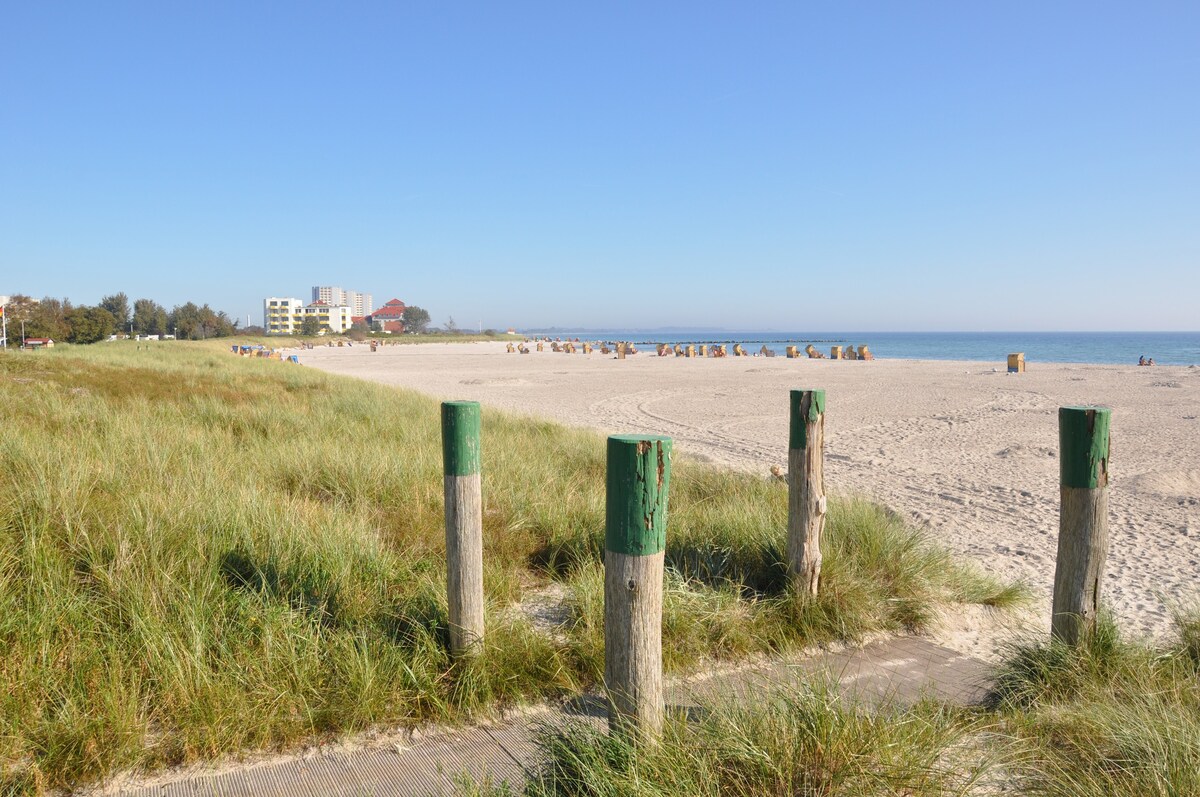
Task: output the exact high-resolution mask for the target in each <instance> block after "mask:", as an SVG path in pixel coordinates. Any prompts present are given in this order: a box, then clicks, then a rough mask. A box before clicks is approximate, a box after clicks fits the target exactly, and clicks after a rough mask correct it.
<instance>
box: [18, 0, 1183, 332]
mask: <svg viewBox="0 0 1200 797" xmlns="http://www.w3.org/2000/svg"><path fill="white" fill-rule="evenodd" d="M314 284H334V285H341V286H343V287H346V288H354V289H358V290H363V291H368V292H371V293H373V294H374V295H375V298H376V301H377V303H382V301H384V300H386V299H389V298H392V297H393V296H395V297H399V298H401V299H403V300H404V301H406V302H408V303H410V304H418V305H421V306H423V307H425V308H426V309H428V310H429V311H430V313H431V314H432V316H433V319H434V322H435V323H438V324H440V323H442V322H444V321H445V320H446V318H447V317H449V316H453V317H454V319H455V320H456V321H457V322H458V323H459V325H460V326H464V327H465V326H474V325H475V324H476V323H478V322H480V321H482V323H483V324H484V326H491V327H506V326H510V325H515V326H542V325H560V326H572V325H578V326H587V327H598V326H610V327H612V326H658V325H690V326H721V327H726V328H731V329H765V328H774V329H780V330H785V329H786V330H843V329H855V330H910V329H912V330H996V329H1001V330H1003V329H1011V330H1022V329H1043V330H1053V329H1167V330H1170V329H1196V328H1198V327H1200V309H1198V308H1200V305H1198V304H1197V297H1198V296H1200V3H1196V2H1194V0H1188V1H1187V2H1178V3H1161V2H1147V3H1121V4H1110V3H1096V2H1087V3H1082V2H1081V3H1046V2H1041V1H1039V2H1028V3H1018V2H999V3H987V4H984V3H972V2H961V0H954V1H953V2H944V3H922V2H890V1H889V2H880V3H866V2H855V3H822V4H805V3H799V2H788V3H780V4H767V3H754V4H747V3H728V4H723V5H722V4H716V3H694V2H688V3H679V4H645V3H629V4H625V5H616V4H607V3H595V4H582V3H571V2H567V3H564V2H547V3H544V4H531V3H520V2H505V3H478V4H473V3H391V2H389V3H379V4H370V3H328V4H315V3H277V4H270V3H261V2H237V3H216V2H194V3H184V2H178V3H176V2H167V3H163V2H146V3H141V4H130V3H94V2H74V3H57V2H55V3H49V2H24V3H19V2H10V3H6V4H4V8H3V10H0V294H3V293H28V294H33V295H35V296H42V295H46V294H53V295H58V296H62V295H67V296H69V297H71V298H72V299H73V300H76V301H78V302H88V303H90V302H95V301H97V300H98V299H99V298H100V296H101V295H103V294H105V293H112V292H116V291H121V290H123V291H125V292H126V293H128V294H129V295H130V296H131V298H132V297H141V296H148V297H151V298H155V299H157V300H159V301H161V302H163V303H165V304H167V305H168V306H170V305H172V304H175V303H179V302H183V301H187V300H189V299H190V300H195V301H198V302H208V303H210V304H212V305H213V306H214V307H217V308H219V309H224V310H226V311H228V312H229V313H230V314H232V315H237V316H240V317H242V318H243V319H244V317H245V315H246V313H247V312H250V313H251V314H252V315H253V319H254V321H255V323H258V322H259V320H260V318H261V313H262V299H263V297H265V296H268V295H283V296H299V297H302V298H305V297H307V296H308V291H309V289H310V287H311V286H312V285H314Z"/></svg>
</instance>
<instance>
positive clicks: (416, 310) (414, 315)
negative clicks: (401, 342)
mask: <svg viewBox="0 0 1200 797" xmlns="http://www.w3.org/2000/svg"><path fill="white" fill-rule="evenodd" d="M401 319H402V320H403V321H404V331H405V332H412V333H413V334H416V333H419V332H424V331H425V330H426V329H428V327H429V313H428V312H427V311H426V310H423V309H422V308H420V307H417V306H416V305H415V304H414V305H412V306H410V307H405V308H404V315H403V316H401Z"/></svg>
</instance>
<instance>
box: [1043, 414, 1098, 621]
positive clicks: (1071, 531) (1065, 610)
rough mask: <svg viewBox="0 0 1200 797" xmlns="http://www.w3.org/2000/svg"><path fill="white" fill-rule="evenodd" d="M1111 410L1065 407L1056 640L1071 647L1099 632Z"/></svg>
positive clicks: (1061, 431)
mask: <svg viewBox="0 0 1200 797" xmlns="http://www.w3.org/2000/svg"><path fill="white" fill-rule="evenodd" d="M1110 416H1111V411H1110V410H1109V409H1107V408H1106V407H1059V409H1058V447H1059V452H1058V459H1059V462H1058V466H1059V485H1060V487H1059V489H1060V493H1061V506H1060V510H1059V512H1060V514H1059V520H1058V558H1057V559H1056V561H1055V565H1054V608H1053V610H1052V616H1051V619H1050V634H1051V635H1052V636H1053V637H1054V638H1055V639H1059V640H1062V641H1063V642H1066V643H1067V644H1068V645H1076V644H1078V643H1079V642H1080V641H1081V640H1082V639H1083V637H1084V636H1085V635H1086V634H1088V633H1090V632H1092V631H1093V630H1095V628H1096V614H1097V611H1098V609H1099V605H1100V581H1101V579H1102V577H1103V576H1104V560H1105V559H1107V558H1108V438H1109V434H1108V432H1109V422H1110Z"/></svg>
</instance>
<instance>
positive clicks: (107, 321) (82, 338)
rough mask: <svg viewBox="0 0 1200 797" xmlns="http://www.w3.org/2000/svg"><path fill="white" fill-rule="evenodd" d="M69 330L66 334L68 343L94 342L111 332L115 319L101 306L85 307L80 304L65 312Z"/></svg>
mask: <svg viewBox="0 0 1200 797" xmlns="http://www.w3.org/2000/svg"><path fill="white" fill-rule="evenodd" d="M66 320H67V323H68V324H69V325H70V330H71V331H70V332H69V333H68V334H67V342H68V343H96V342H97V341H101V340H104V339H105V338H107V337H108V336H109V335H111V334H112V329H113V325H114V324H115V323H116V319H115V318H113V314H112V313H110V312H108V311H107V310H105V309H104V308H103V307H87V306H84V305H80V306H79V307H76V308H73V309H71V310H70V311H68V312H67V314H66Z"/></svg>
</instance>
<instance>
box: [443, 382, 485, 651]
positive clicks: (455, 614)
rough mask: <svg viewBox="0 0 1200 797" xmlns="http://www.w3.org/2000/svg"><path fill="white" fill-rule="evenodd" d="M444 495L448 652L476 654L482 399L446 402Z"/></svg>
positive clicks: (478, 636) (480, 573)
mask: <svg viewBox="0 0 1200 797" xmlns="http://www.w3.org/2000/svg"><path fill="white" fill-rule="evenodd" d="M442 462H443V465H444V474H445V476H444V488H445V498H446V597H447V602H448V604H449V608H450V653H451V655H453V656H463V655H468V654H470V653H472V652H474V651H475V650H476V649H477V647H478V646H479V643H480V642H481V641H482V640H483V495H482V491H481V489H480V487H481V485H480V475H479V403H478V402H475V401H446V402H443V403H442Z"/></svg>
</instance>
